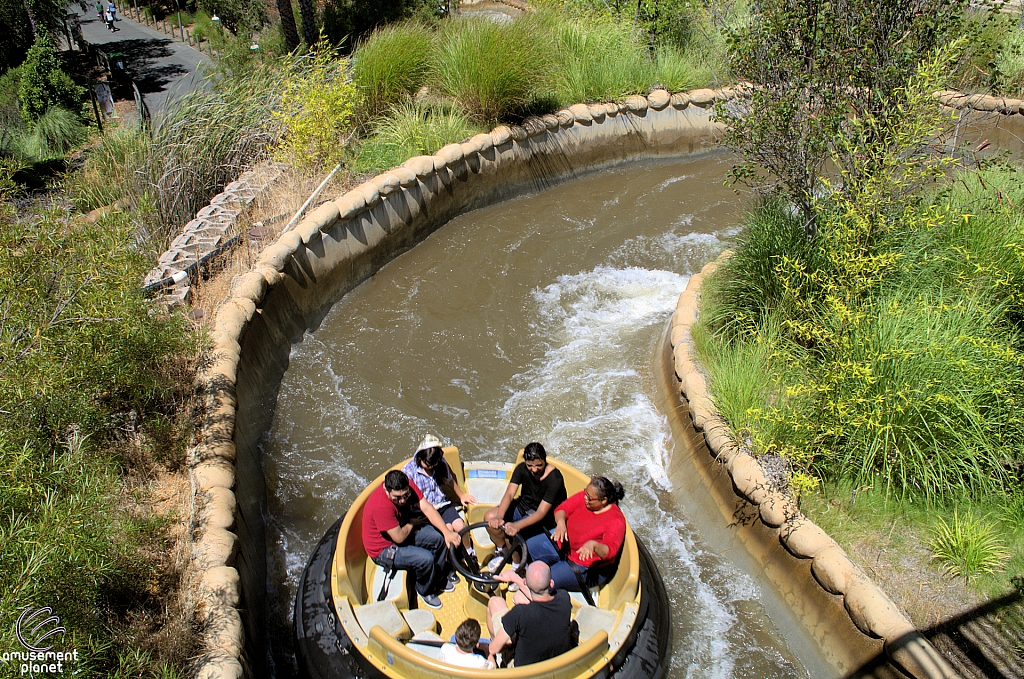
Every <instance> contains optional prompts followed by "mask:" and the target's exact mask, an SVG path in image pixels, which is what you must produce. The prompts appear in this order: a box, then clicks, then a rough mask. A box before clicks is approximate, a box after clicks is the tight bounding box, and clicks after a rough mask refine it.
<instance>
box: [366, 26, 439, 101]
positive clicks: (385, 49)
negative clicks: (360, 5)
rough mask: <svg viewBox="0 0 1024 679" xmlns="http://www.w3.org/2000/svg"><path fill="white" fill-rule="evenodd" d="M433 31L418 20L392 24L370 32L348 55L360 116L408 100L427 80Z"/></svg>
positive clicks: (430, 61)
mask: <svg viewBox="0 0 1024 679" xmlns="http://www.w3.org/2000/svg"><path fill="white" fill-rule="evenodd" d="M435 42H436V41H435V37H434V33H433V32H432V31H430V30H429V29H427V28H426V27H425V26H422V25H421V24H418V23H413V22H405V23H400V24H394V25H391V26H387V27H384V28H381V29H378V30H376V31H374V32H373V33H372V34H371V35H370V36H369V37H368V38H367V39H366V40H364V41H363V42H362V43H360V45H359V46H358V47H357V48H356V50H355V52H354V53H353V54H352V64H353V72H354V77H355V82H356V85H357V86H358V87H359V89H360V91H361V93H362V97H363V108H364V111H365V113H364V115H366V116H375V115H380V114H382V113H384V112H385V111H386V110H387V109H389V108H393V107H395V106H397V105H399V104H401V103H403V102H404V101H406V100H408V99H410V98H411V97H412V96H413V95H414V94H416V92H417V91H418V90H419V89H420V88H421V87H423V85H424V84H426V82H427V77H428V76H429V74H430V71H431V64H432V63H433V56H434V50H435V49H436V45H435Z"/></svg>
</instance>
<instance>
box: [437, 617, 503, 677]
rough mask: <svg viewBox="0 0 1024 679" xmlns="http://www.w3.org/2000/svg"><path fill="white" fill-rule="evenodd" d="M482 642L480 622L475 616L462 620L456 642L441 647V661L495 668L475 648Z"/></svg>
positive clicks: (489, 668) (474, 666) (457, 630)
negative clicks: (475, 651)
mask: <svg viewBox="0 0 1024 679" xmlns="http://www.w3.org/2000/svg"><path fill="white" fill-rule="evenodd" d="M479 642H480V623H478V622H477V621H476V620H474V619H473V618H467V619H466V620H463V621H462V624H461V625H459V627H458V629H456V630H455V643H454V644H452V643H447V644H445V645H443V646H442V647H441V655H440V658H439V659H440V661H441V662H446V663H448V664H449V665H458V666H459V667H471V668H473V669H478V670H493V669H494V665H493V664H492V663H491V662H490V661H488V660H487V658H485V657H484V656H482V655H479V654H477V653H474V652H473V650H474V649H475V648H476V645H477V644H478V643H479Z"/></svg>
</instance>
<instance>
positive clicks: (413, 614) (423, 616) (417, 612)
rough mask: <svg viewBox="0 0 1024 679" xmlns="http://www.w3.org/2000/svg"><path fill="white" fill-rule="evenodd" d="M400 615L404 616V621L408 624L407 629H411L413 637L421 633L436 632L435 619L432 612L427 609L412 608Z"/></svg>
mask: <svg viewBox="0 0 1024 679" xmlns="http://www.w3.org/2000/svg"><path fill="white" fill-rule="evenodd" d="M402 615H403V616H404V617H405V622H406V623H407V624H408V625H409V629H411V630H412V637H413V639H416V638H418V637H419V635H420V634H423V633H430V634H434V633H436V632H437V619H436V618H434V614H433V613H431V612H430V610H429V609H426V608H414V609H412V610H410V611H406V612H405V613H403V614H402Z"/></svg>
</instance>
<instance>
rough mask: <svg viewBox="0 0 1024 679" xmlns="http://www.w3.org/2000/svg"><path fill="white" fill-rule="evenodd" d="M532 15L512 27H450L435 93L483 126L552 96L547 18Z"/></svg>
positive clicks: (464, 23)
mask: <svg viewBox="0 0 1024 679" xmlns="http://www.w3.org/2000/svg"><path fill="white" fill-rule="evenodd" d="M531 14H533V13H531ZM531 14H528V15H525V16H523V17H520V18H519V19H517V20H516V21H514V22H512V23H511V24H498V23H495V22H493V21H489V20H486V19H477V18H462V19H455V20H452V21H451V22H448V23H447V24H446V25H445V27H444V29H443V30H442V31H441V36H440V39H441V44H440V46H439V48H438V51H437V57H436V59H437V61H436V63H435V71H434V78H433V81H434V85H435V87H436V89H437V90H438V91H439V92H440V93H441V94H443V95H445V96H448V97H451V98H452V99H454V100H455V101H457V102H458V104H459V105H460V106H461V107H462V109H463V110H464V111H466V112H467V113H469V114H470V115H471V116H472V117H473V118H475V119H476V120H477V121H478V122H480V123H482V124H484V125H493V124H495V123H497V122H499V121H503V120H509V119H510V118H511V117H513V116H515V115H517V114H521V113H522V112H523V111H525V110H526V109H528V108H529V107H530V106H531V105H532V104H534V103H535V102H536V101H537V100H538V99H539V98H540V97H543V96H544V95H545V94H546V93H547V91H548V86H549V80H550V72H551V67H552V62H553V58H554V57H553V53H552V50H551V47H550V45H551V40H550V38H549V37H548V35H546V33H547V29H546V19H545V18H544V17H534V16H532V15H531Z"/></svg>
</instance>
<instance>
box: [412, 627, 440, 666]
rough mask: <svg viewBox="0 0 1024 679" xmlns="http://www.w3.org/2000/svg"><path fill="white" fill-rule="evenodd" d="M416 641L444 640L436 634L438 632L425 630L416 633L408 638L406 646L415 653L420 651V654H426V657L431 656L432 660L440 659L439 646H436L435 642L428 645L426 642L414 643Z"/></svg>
mask: <svg viewBox="0 0 1024 679" xmlns="http://www.w3.org/2000/svg"><path fill="white" fill-rule="evenodd" d="M417 641H433V642H438V641H444V639H442V638H441V637H440V636H438V634H437V633H436V632H430V631H427V632H420V633H419V634H416V635H415V636H413V638H412V639H410V640H409V643H408V644H407V647H408V648H409V649H411V650H413V651H416V652H417V653H420V654H422V655H425V656H427V657H428V658H433V659H434V660H440V658H441V647H440V646H438V645H437V644H436V643H434V644H429V645H428V644H417V643H416V642H417Z"/></svg>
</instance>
